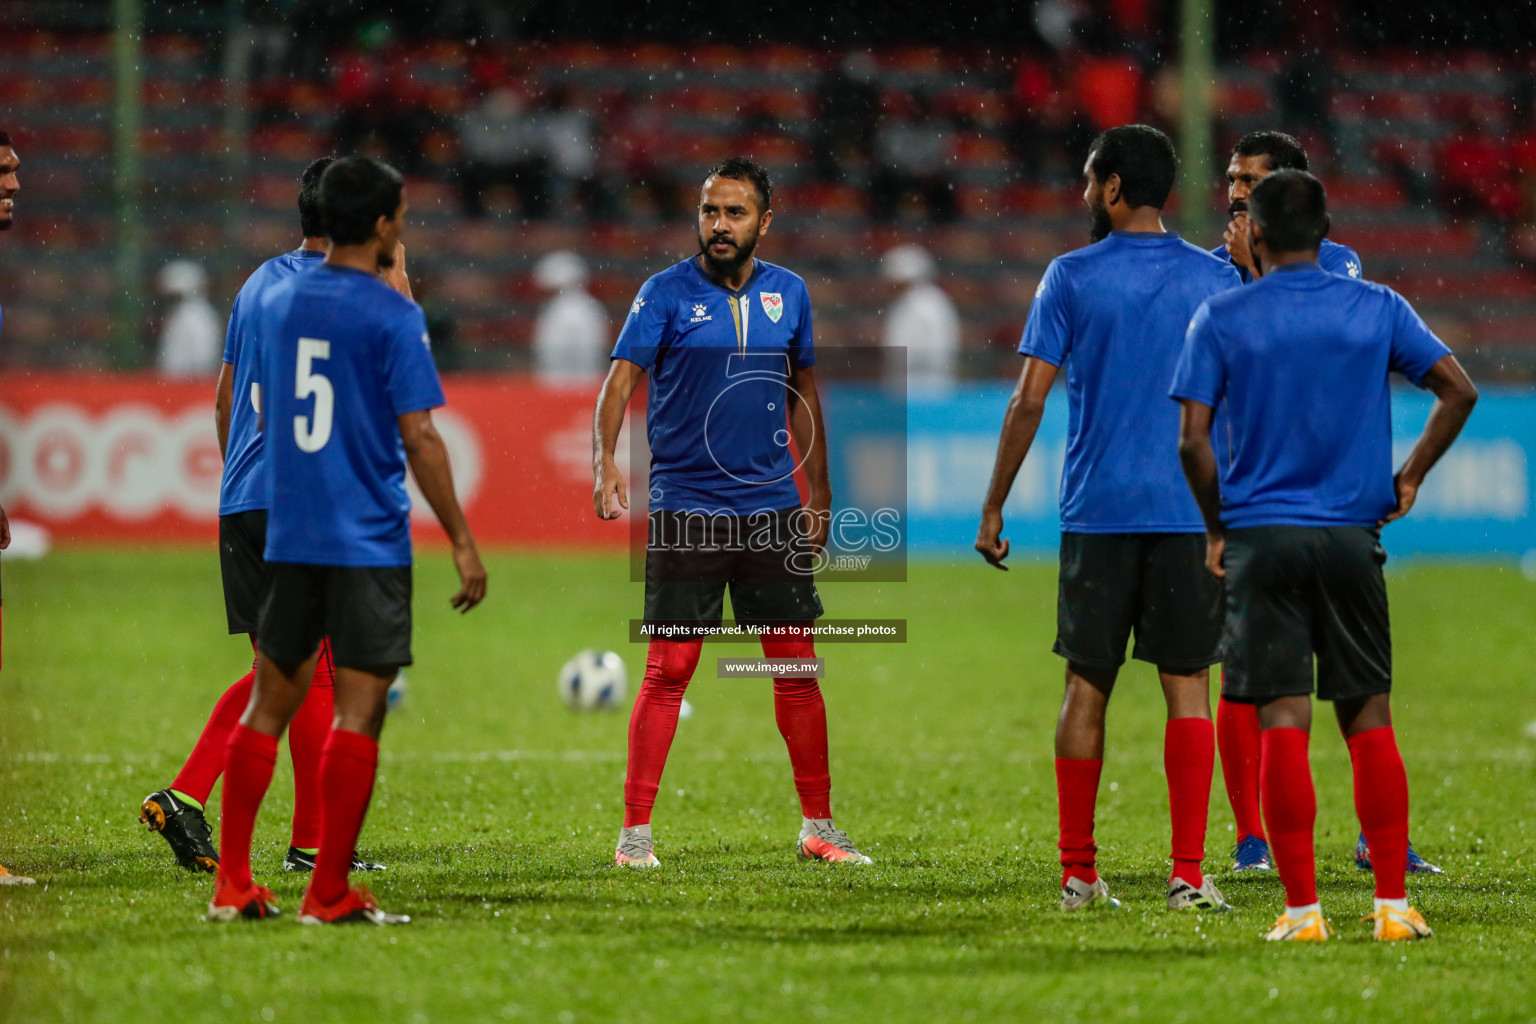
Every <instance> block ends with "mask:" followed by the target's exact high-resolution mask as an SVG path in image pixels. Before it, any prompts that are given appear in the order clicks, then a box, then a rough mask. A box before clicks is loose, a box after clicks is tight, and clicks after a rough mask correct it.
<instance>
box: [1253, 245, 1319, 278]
mask: <svg viewBox="0 0 1536 1024" xmlns="http://www.w3.org/2000/svg"><path fill="white" fill-rule="evenodd" d="M1316 262H1317V250H1316V249H1300V250H1298V251H1296V252H1266V253H1265V254H1264V273H1266V274H1267V273H1269V272H1270V271H1271V270H1274V269H1275V268H1276V267H1288V266H1290V265H1291V264H1292V263H1316Z"/></svg>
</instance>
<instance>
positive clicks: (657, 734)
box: [624, 640, 704, 828]
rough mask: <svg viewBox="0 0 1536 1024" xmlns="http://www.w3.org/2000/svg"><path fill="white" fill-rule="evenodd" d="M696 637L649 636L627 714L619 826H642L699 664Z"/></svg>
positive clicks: (653, 803)
mask: <svg viewBox="0 0 1536 1024" xmlns="http://www.w3.org/2000/svg"><path fill="white" fill-rule="evenodd" d="M703 646H704V645H703V642H702V641H699V640H686V641H678V640H652V641H651V646H650V649H649V650H648V651H647V652H646V655H645V679H644V681H643V682H641V684H640V692H639V693H638V694H636V696H635V706H634V708H633V709H632V710H631V711H630V713H629V763H628V766H627V767H626V770H625V772H624V827H625V828H629V827H631V826H633V825H647V824H649V823H650V820H651V808H653V807H655V806H656V790H657V789H659V788H660V787H661V770H662V769H663V768H665V767H666V766H667V751H669V750H671V749H672V737H673V735H674V734H676V732H677V712H678V709H679V708H680V707H681V706H682V703H683V693H684V692H685V691H686V690H687V689H688V680H690V679H692V678H693V670H694V669H695V668H697V667H698V665H699V653H700V651H702V650H703Z"/></svg>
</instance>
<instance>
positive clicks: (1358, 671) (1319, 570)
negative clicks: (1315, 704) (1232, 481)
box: [1222, 526, 1392, 704]
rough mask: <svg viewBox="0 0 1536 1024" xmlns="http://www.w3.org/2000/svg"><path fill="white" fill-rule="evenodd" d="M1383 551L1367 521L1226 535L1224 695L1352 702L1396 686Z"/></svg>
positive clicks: (1245, 699) (1256, 700)
mask: <svg viewBox="0 0 1536 1024" xmlns="http://www.w3.org/2000/svg"><path fill="white" fill-rule="evenodd" d="M1386 561H1387V553H1386V551H1385V550H1384V549H1383V548H1382V546H1381V534H1380V533H1379V532H1378V531H1377V530H1375V529H1372V528H1371V527H1368V526H1259V527H1254V528H1253V529H1249V530H1230V531H1228V533H1227V554H1226V559H1225V564H1226V567H1227V632H1226V637H1225V640H1224V642H1223V651H1224V653H1225V655H1226V657H1225V659H1224V664H1223V667H1224V668H1225V669H1226V675H1227V681H1226V684H1225V685H1224V686H1223V687H1222V696H1223V697H1225V698H1226V699H1227V700H1230V701H1236V702H1238V703H1241V704H1267V703H1269V702H1270V701H1272V700H1276V699H1278V698H1280V697H1303V696H1307V695H1309V694H1311V692H1312V677H1313V671H1312V664H1313V658H1314V656H1315V657H1316V659H1317V695H1318V696H1319V697H1320V698H1322V699H1323V700H1353V699H1357V698H1361V697H1369V696H1372V695H1374V694H1378V693H1389V692H1390V691H1391V689H1392V626H1391V619H1390V617H1389V616H1388V614H1387V582H1386V580H1385V579H1384V578H1383V576H1382V573H1381V567H1382V566H1383V565H1384V564H1386Z"/></svg>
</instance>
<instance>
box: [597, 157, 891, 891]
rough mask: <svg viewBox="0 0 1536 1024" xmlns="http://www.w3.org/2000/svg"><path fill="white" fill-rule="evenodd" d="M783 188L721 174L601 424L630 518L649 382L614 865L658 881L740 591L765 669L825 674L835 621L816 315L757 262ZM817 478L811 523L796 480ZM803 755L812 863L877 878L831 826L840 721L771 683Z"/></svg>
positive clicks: (738, 165) (799, 772) (601, 507)
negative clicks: (634, 676)
mask: <svg viewBox="0 0 1536 1024" xmlns="http://www.w3.org/2000/svg"><path fill="white" fill-rule="evenodd" d="M772 195H773V185H772V182H771V181H770V179H769V176H768V172H767V171H766V170H765V169H764V168H763V167H761V166H760V165H758V164H757V163H755V162H753V161H751V160H748V159H745V158H741V157H736V158H732V159H730V160H726V161H725V162H723V163H721V164H720V165H719V166H717V167H715V168H714V169H713V170H712V171H710V173H709V175H708V176H707V177H706V178H705V179H704V185H703V188H702V189H701V190H700V194H699V206H698V244H699V251H698V254H697V255H695V256H693V257H690V258H689V259H686V260H683V261H682V262H681V263H678V264H676V265H675V266H672V267H670V268H668V269H667V270H664V271H662V272H661V273H659V274H657V275H656V276H655V277H652V278H651V279H650V280H649V281H647V282H646V283H645V284H644V285H643V286H642V287H641V289H640V294H639V295H638V296H636V298H635V302H634V305H633V306H631V307H630V312H629V317H628V319H626V320H625V322H624V327H623V330H622V331H621V332H620V334H619V339H618V342H617V344H616V345H615V346H614V349H613V358H612V361H611V363H610V366H609V371H608V378H607V380H606V381H605V382H604V384H603V388H602V392H601V393H600V394H599V396H598V400H597V412H596V417H595V422H594V426H593V437H592V463H593V469H594V476H595V486H594V487H593V492H592V499H593V506H594V510H595V511H596V513H597V515H598V516H599V517H601V518H603V519H616V518H618V516H619V515H621V509H625V508H628V507H629V496H628V491H627V489H626V487H625V483H624V478H623V475H622V474H621V473H620V472H619V469H618V465H617V463H616V461H615V458H614V449H615V447H616V445H617V444H618V436H619V428H620V427H621V426H622V425H623V422H624V409H625V407H626V405H627V404H628V402H629V398H630V395H632V394H633V393H634V390H635V388H636V386H637V385H638V384H639V383H640V379H641V377H642V376H647V377H648V378H649V392H648V395H649V397H648V399H647V407H646V436H647V438H648V439H649V441H650V449H651V469H650V484H649V497H650V501H649V506H650V512H649V517H650V518H649V522H648V527H649V530H650V536H649V539H648V542H647V546H646V570H645V622H646V626H647V628H648V629H652V630H653V632H652V633H651V636H652V639H651V641H650V650H649V652H648V654H647V656H646V669H645V680H644V682H643V683H641V686H640V692H639V694H638V696H637V697H636V699H635V706H634V710H633V712H632V714H631V716H630V722H629V761H628V772H627V774H626V775H625V781H624V822H623V826H622V827H621V829H620V832H619V842H618V848H617V850H616V851H615V853H614V861H615V863H616V864H620V865H625V866H628V867H639V868H646V867H655V866H657V864H658V861H657V858H656V855H655V852H654V844H653V843H652V839H651V810H652V808H653V806H654V805H655V802H656V792H657V788H658V787H659V785H660V783H661V773H662V769H663V767H664V766H665V764H666V759H667V752H668V751H669V750H670V749H671V745H672V737H673V735H674V733H675V732H676V730H677V718H678V711H679V708H680V706H681V704H682V699H683V693H684V691H685V690H686V688H687V686H688V681H689V680H690V679H691V678H692V676H693V672H694V669H695V668H696V667H697V665H698V661H699V654H700V647H701V643H702V639H701V637H702V636H703V635H707V633H708V632H709V631H710V630H711V629H712V628H714V627H715V626H717V625H718V624H719V623H720V621H721V613H722V611H723V607H724V597H725V591H726V589H727V588H729V589H730V592H731V608H732V611H733V612H734V614H735V616H736V620H737V621H738V622H739V623H745V624H751V625H755V626H759V627H762V628H764V629H765V632H763V634H762V646H763V653H764V654H765V655H767V656H768V657H770V658H773V659H775V660H786V659H814V658H815V645H814V644H813V642H812V641H813V637H814V634H813V633H811V632H810V626H811V625H812V623H813V622H814V620H815V619H817V618H818V617H819V616H820V615H821V614H822V606H821V598H820V597H819V596H818V595H817V593H816V584H815V581H814V576H813V569H814V564H815V562H816V559H817V557H818V554H819V552H820V550H821V548H822V545H823V543H824V541H825V538H826V534H827V529H828V517H829V512H830V509H831V503H832V488H831V484H830V483H829V479H828V472H827V447H826V429H825V426H824V424H823V423H822V417H821V404H820V399H819V398H818V396H817V391H816V376H815V371H814V368H813V366H814V363H815V361H816V357H815V346H814V341H813V336H812V329H811V299H810V294H809V293H808V292H807V291H806V287H805V282H804V281H803V280H801V279H800V277H799V276H798V275H796V274H793V273H791V272H789V271H788V270H785V269H784V268H783V267H778V266H775V265H773V264H771V263H769V262H767V261H766V260H763V259H760V258H758V257H757V256H756V255H755V251H756V248H757V243H758V239H759V238H760V237H761V236H762V235H763V234H764V233H766V232H767V230H768V226H769V224H770V223H771V222H772V220H773V211H772V207H771V200H772ZM791 439H792V440H793V441H794V446H795V449H796V451H798V453H799V459H798V462H799V464H801V465H803V466H804V468H805V475H806V479H807V482H808V484H809V488H810V494H809V500H808V502H807V504H806V506H805V507H804V508H802V507H801V503H800V494H799V491H798V490H797V489H796V486H795V481H794V472H795V470H796V468H797V459H796V457H795V455H794V454H793V453H792V452H791V449H790V441H791ZM773 699H774V713H775V718H776V719H777V722H778V726H779V732H780V733H781V734H782V735H783V737H784V742H785V744H786V746H787V747H788V748H789V760H790V765H791V768H792V770H793V774H794V782H795V790H796V792H797V793H798V794H799V797H800V811H801V816H802V820H801V828H800V835H799V838H798V840H797V843H796V848H797V850H798V853H799V855H800V856H801V857H802V858H806V859H815V860H823V861H829V862H835V863H845V864H868V863H869V862H870V861H869V858H868V857H866V856H864V855H863V854H862V853H860V852H859V850H858V848H857V847H856V846H855V845H854V844H853V842H852V840H850V839H849V838H848V835H847V833H845V832H843V831H841V830H840V829H838V828H837V827H836V826H835V825H834V824H833V820H832V804H831V786H832V783H831V774H830V772H829V769H828V763H827V716H826V706H825V703H824V701H823V699H822V695H821V689H820V687H819V685H818V684H817V682H816V679H815V678H796V677H794V676H792V675H785V676H782V677H775V679H774V681H773Z"/></svg>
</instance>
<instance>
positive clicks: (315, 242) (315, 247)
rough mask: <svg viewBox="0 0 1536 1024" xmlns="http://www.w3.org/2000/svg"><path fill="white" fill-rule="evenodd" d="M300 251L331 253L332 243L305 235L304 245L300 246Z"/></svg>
mask: <svg viewBox="0 0 1536 1024" xmlns="http://www.w3.org/2000/svg"><path fill="white" fill-rule="evenodd" d="M299 250H300V251H301V252H330V251H331V241H330V239H328V238H322V237H320V236H318V235H317V236H314V237H311V236H309V235H305V236H304V244H303V245H301V246H299Z"/></svg>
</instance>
